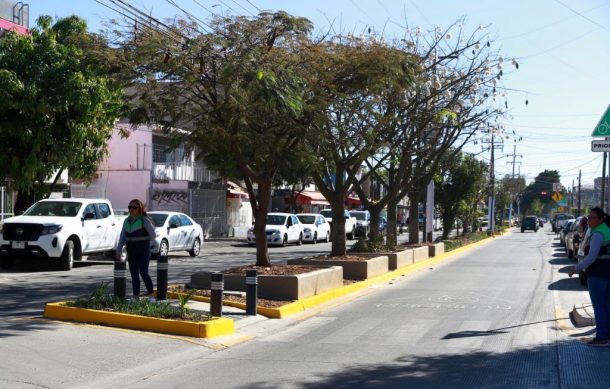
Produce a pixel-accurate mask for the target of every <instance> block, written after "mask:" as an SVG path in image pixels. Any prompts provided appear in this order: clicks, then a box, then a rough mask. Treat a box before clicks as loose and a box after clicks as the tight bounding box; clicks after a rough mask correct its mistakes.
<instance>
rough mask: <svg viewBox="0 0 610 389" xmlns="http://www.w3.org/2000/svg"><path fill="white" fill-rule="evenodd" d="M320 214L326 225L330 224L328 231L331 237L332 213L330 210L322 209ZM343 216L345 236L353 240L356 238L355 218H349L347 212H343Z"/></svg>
mask: <svg viewBox="0 0 610 389" xmlns="http://www.w3.org/2000/svg"><path fill="white" fill-rule="evenodd" d="M320 214H321V215H322V216H324V218H325V219H326V221H327V222H328V224H330V230H331V235H332V229H333V211H332V210H331V209H323V210H321V211H320ZM343 216H344V217H345V235H346V236H347V238H348V239H352V240H353V239H355V237H356V218H355V217H353V216H351V215H350V214H349V212H348V211H344V213H343Z"/></svg>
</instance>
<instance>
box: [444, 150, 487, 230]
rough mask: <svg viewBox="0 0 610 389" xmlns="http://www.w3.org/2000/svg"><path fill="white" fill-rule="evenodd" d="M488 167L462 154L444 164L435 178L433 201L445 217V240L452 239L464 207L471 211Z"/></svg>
mask: <svg viewBox="0 0 610 389" xmlns="http://www.w3.org/2000/svg"><path fill="white" fill-rule="evenodd" d="M488 169H489V166H488V165H487V164H486V163H485V162H483V161H479V160H477V159H476V158H474V157H473V156H471V155H468V154H463V153H459V154H457V155H456V156H455V157H452V158H451V159H450V160H446V161H445V163H444V164H443V169H442V172H441V174H438V175H437V176H436V177H435V186H434V199H435V201H436V204H437V205H438V207H439V209H440V211H441V214H442V218H443V239H447V238H448V237H449V232H450V231H451V230H452V229H453V226H454V225H455V221H456V219H457V218H458V216H459V215H460V211H461V210H463V208H464V207H466V208H472V207H473V206H474V204H472V203H471V201H472V200H476V196H475V195H476V193H477V188H478V187H480V184H481V183H482V182H485V180H486V175H487V171H488Z"/></svg>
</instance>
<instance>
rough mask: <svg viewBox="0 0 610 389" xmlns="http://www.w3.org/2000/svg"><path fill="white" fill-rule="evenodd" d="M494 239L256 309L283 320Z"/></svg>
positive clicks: (174, 295)
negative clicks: (282, 302)
mask: <svg viewBox="0 0 610 389" xmlns="http://www.w3.org/2000/svg"><path fill="white" fill-rule="evenodd" d="M493 239H494V238H493V237H489V238H485V239H482V240H480V241H478V242H474V243H471V244H469V245H465V246H462V247H459V248H457V249H455V250H451V251H449V252H446V253H443V254H441V255H438V256H436V257H432V258H430V259H428V260H425V261H421V262H418V263H415V264H412V265H407V266H404V267H401V268H400V269H397V270H394V271H391V272H388V273H385V274H382V275H380V276H377V277H373V278H370V279H368V280H364V281H359V282H356V283H353V284H350V285H345V286H342V287H340V288H337V289H333V290H329V291H328V292H324V293H321V294H318V295H315V296H311V297H307V298H305V299H302V300H297V301H294V302H291V303H288V304H286V305H283V306H281V307H278V308H265V307H256V312H257V313H258V314H260V315H262V316H265V317H268V318H270V319H283V318H286V317H289V316H292V315H295V314H297V313H300V312H302V311H304V310H306V309H309V308H313V307H316V306H318V305H321V304H324V303H326V302H329V301H332V300H335V299H337V298H339V297H343V296H345V295H347V294H350V293H353V292H357V291H359V290H362V289H364V288H367V287H368V286H369V285H371V284H376V283H380V282H385V281H390V280H392V279H395V278H398V277H401V276H404V275H406V274H409V273H411V272H414V271H416V270H419V269H421V268H424V267H427V266H430V265H433V264H436V263H438V262H441V261H444V260H446V259H449V258H451V257H453V256H455V255H457V254H461V253H463V252H464V251H468V250H470V249H473V248H476V247H479V246H482V245H484V244H486V243H488V242H491V241H492V240H493ZM181 295H183V293H176V292H168V297H170V298H179V296H181ZM191 300H193V301H200V302H206V303H209V302H210V298H209V297H204V296H192V297H191ZM223 305H227V306H231V307H235V308H239V309H244V310H245V309H246V304H243V303H238V302H235V301H224V302H223Z"/></svg>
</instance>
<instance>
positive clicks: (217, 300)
mask: <svg viewBox="0 0 610 389" xmlns="http://www.w3.org/2000/svg"><path fill="white" fill-rule="evenodd" d="M224 288H225V283H224V276H223V275H222V273H218V272H215V273H212V283H211V294H212V299H211V301H210V313H211V314H212V316H216V317H221V316H222V291H223V290H224Z"/></svg>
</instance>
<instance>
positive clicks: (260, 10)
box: [246, 0, 262, 12]
mask: <svg viewBox="0 0 610 389" xmlns="http://www.w3.org/2000/svg"><path fill="white" fill-rule="evenodd" d="M246 1H247V2H248V4H250V5H251V6H253V7H254V8H256V10H257V11H258V12H262V9H260V8H258V7H257V6H256V5H255V4H253V3H252V2H251V1H250V0H246Z"/></svg>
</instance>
